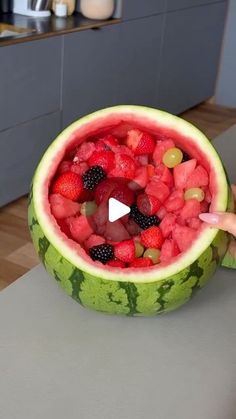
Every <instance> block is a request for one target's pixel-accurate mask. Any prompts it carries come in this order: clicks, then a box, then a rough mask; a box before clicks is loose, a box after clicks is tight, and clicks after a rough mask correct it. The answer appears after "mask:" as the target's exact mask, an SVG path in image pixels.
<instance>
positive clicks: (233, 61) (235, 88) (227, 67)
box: [215, 0, 236, 107]
mask: <svg viewBox="0 0 236 419" xmlns="http://www.w3.org/2000/svg"><path fill="white" fill-rule="evenodd" d="M215 99H216V103H217V104H219V105H225V106H230V107H236V0H229V2H228V11H227V20H226V26H225V33H224V41H223V46H222V52H221V60H220V67H219V73H218V79H217V85H216V95H215Z"/></svg>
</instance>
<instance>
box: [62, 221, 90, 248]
mask: <svg viewBox="0 0 236 419" xmlns="http://www.w3.org/2000/svg"><path fill="white" fill-rule="evenodd" d="M67 222H68V225H69V228H70V232H71V236H72V237H73V239H74V240H76V241H77V242H78V243H83V242H84V241H85V240H87V239H88V238H89V236H91V234H92V233H93V226H92V220H91V223H90V222H88V219H87V217H85V216H84V215H80V216H79V217H70V218H68V219H67Z"/></svg>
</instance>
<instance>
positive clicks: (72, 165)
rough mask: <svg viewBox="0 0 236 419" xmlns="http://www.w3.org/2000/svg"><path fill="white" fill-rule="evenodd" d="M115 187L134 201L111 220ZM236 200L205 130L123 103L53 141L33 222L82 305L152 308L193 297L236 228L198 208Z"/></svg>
mask: <svg viewBox="0 0 236 419" xmlns="http://www.w3.org/2000/svg"><path fill="white" fill-rule="evenodd" d="M176 150H177V151H176ZM120 176H122V177H123V178H124V179H125V182H126V183H125V184H123V186H122V188H123V189H122V188H121V189H122V193H121V192H120V190H119V191H118V195H117V185H118V184H117V178H118V177H120ZM118 186H119V185H118ZM127 188H128V189H127ZM118 189H119V188H118ZM111 196H113V197H114V198H117V199H119V200H120V201H122V202H123V203H125V204H127V205H130V206H131V212H130V214H129V215H128V216H125V217H123V219H122V218H121V219H120V220H117V221H116V222H114V224H113V225H112V228H111V223H110V222H109V221H108V220H107V213H106V208H107V202H108V199H109V197H111ZM230 210H232V200H231V199H230V188H229V184H228V181H227V177H226V174H225V171H224V168H223V165H222V163H221V160H220V158H219V156H218V154H217V152H216V151H215V149H214V147H213V146H212V145H211V143H210V141H209V140H208V139H207V137H206V136H205V135H204V134H203V133H202V132H200V131H199V130H198V129H197V128H196V127H194V126H193V125H191V124H190V123H188V122H186V121H184V120H182V119H181V118H179V117H176V116H173V115H171V114H168V113H166V112H163V111H160V110H156V109H152V108H147V107H142V106H129V105H122V106H115V107H111V108H107V109H103V110H99V111H96V112H94V113H92V114H90V115H88V116H85V117H83V118H81V119H79V120H78V121H76V122H74V123H73V124H72V125H70V126H69V127H67V128H66V129H65V130H64V131H62V132H61V133H60V134H59V135H58V137H57V138H56V139H55V140H54V141H53V142H52V144H51V145H50V146H49V148H48V149H47V151H46V152H45V154H44V155H43V157H42V159H41V161H40V163H39V165H38V167H37V169H36V172H35V175H34V178H33V181H32V185H31V191H30V195H29V209H28V222H29V228H30V232H31V236H32V240H33V243H34V247H35V249H36V251H37V253H38V255H39V257H40V259H41V261H42V263H43V265H44V267H45V268H46V270H47V272H48V273H49V274H50V275H52V277H54V278H55V280H56V281H57V283H58V284H59V286H60V287H62V288H63V289H64V291H65V292H66V293H67V294H68V295H69V296H71V297H72V298H74V299H75V300H76V301H77V302H79V303H80V304H81V305H82V306H84V307H87V308H91V309H94V310H97V311H101V312H103V313H109V314H119V315H128V316H153V315H157V314H160V313H165V312H169V311H171V310H174V309H176V308H178V307H180V306H181V305H183V304H184V303H186V302H187V301H189V300H190V299H191V298H192V297H193V296H194V295H195V293H196V291H198V290H200V289H201V288H202V287H204V286H205V284H206V283H207V282H208V281H209V279H210V277H211V276H212V274H213V273H214V271H215V270H216V268H217V266H218V265H220V264H222V261H223V259H224V256H225V254H226V251H227V247H228V241H229V237H228V234H227V233H225V232H223V231H220V230H218V229H216V228H212V227H210V226H209V225H207V224H205V223H203V222H201V221H200V219H199V218H198V214H199V213H200V212H208V211H209V212H213V211H230ZM86 211H87V212H86Z"/></svg>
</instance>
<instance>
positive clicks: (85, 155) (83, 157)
mask: <svg viewBox="0 0 236 419" xmlns="http://www.w3.org/2000/svg"><path fill="white" fill-rule="evenodd" d="M94 151H95V144H94V143H91V142H84V143H82V144H81V145H80V146H79V147H78V150H77V152H76V154H75V157H74V159H73V162H74V163H80V162H82V161H87V160H88V159H89V157H90V156H92V154H93V152H94Z"/></svg>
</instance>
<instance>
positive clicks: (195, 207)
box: [180, 199, 201, 219]
mask: <svg viewBox="0 0 236 419" xmlns="http://www.w3.org/2000/svg"><path fill="white" fill-rule="evenodd" d="M200 212H201V206H200V202H199V201H197V200H196V199H189V200H188V201H186V202H185V204H184V207H183V208H182V210H181V211H180V217H181V218H183V219H186V218H193V217H197V216H198V215H199V214H200Z"/></svg>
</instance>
